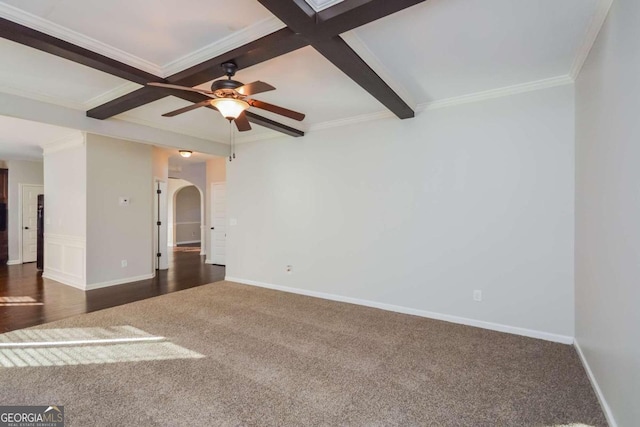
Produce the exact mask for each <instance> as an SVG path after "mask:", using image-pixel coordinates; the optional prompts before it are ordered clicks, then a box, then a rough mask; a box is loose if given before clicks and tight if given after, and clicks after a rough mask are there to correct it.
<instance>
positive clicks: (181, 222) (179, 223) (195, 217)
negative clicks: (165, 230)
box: [175, 185, 202, 244]
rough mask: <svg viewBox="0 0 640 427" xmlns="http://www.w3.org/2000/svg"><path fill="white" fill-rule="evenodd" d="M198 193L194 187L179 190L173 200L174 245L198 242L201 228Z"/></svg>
mask: <svg viewBox="0 0 640 427" xmlns="http://www.w3.org/2000/svg"><path fill="white" fill-rule="evenodd" d="M200 198H201V196H200V191H199V190H198V189H197V188H196V186H195V185H190V186H187V187H184V188H181V189H180V190H179V191H178V192H177V194H176V200H175V211H176V215H175V230H176V233H175V234H176V243H178V244H180V243H187V242H199V241H200V226H201V208H202V207H201V200H200Z"/></svg>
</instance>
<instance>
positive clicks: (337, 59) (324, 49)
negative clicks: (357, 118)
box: [312, 36, 415, 119]
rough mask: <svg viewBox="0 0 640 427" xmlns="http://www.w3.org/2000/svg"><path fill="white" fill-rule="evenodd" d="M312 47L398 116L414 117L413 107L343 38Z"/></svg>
mask: <svg viewBox="0 0 640 427" xmlns="http://www.w3.org/2000/svg"><path fill="white" fill-rule="evenodd" d="M312 46H313V47H314V48H315V49H316V50H317V51H318V52H320V53H321V54H322V55H323V56H324V57H325V58H327V59H328V60H329V61H331V63H333V65H335V66H336V67H338V68H339V69H340V70H342V72H344V73H345V74H346V75H347V76H349V77H351V79H352V80H353V81H355V82H356V83H358V84H359V85H360V86H361V87H362V88H363V89H364V90H366V91H367V92H369V93H370V94H371V95H372V96H373V97H374V98H376V99H377V100H378V101H380V103H382V104H383V105H384V106H385V107H387V108H388V109H389V110H391V111H392V112H393V113H394V114H395V115H396V116H398V117H399V118H401V119H408V118H411V117H414V115H415V113H414V112H413V110H412V109H411V107H409V105H408V104H407V103H406V102H404V101H403V100H402V98H400V96H398V94H397V93H395V92H394V91H393V89H391V88H390V87H389V85H388V84H386V83H385V82H384V80H382V79H381V78H380V76H378V75H377V74H376V72H375V71H373V70H372V69H371V67H369V65H368V64H367V63H366V62H365V61H364V60H363V59H362V58H360V56H358V54H357V53H355V52H354V51H353V49H351V47H350V46H349V45H348V44H347V43H346V42H345V41H344V40H342V38H341V37H339V36H336V37H333V38H331V39H328V40H323V41H319V42H315V43H313V45H312Z"/></svg>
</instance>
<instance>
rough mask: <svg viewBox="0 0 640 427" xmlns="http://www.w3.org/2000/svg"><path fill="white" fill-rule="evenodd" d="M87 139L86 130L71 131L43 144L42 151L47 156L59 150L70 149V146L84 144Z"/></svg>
mask: <svg viewBox="0 0 640 427" xmlns="http://www.w3.org/2000/svg"><path fill="white" fill-rule="evenodd" d="M86 139H87V134H86V133H85V132H81V131H79V130H77V131H71V132H69V133H68V134H67V135H64V136H62V137H60V138H56V139H54V140H52V141H49V142H45V143H43V144H41V146H42V152H43V154H44V155H45V156H47V155H49V154H52V153H57V152H58V151H63V150H68V149H69V148H73V147H78V146H81V145H84V144H85V142H86Z"/></svg>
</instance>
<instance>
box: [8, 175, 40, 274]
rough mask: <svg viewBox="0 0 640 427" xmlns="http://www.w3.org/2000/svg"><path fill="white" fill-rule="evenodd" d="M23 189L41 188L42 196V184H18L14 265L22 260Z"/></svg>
mask: <svg viewBox="0 0 640 427" xmlns="http://www.w3.org/2000/svg"><path fill="white" fill-rule="evenodd" d="M24 187H42V194H44V184H25V183H22V182H19V183H18V259H17V260H16V261H17V262H16V264H22V260H23V257H22V229H23V227H24V225H23V224H22V192H23V188H24ZM45 222H46V221H45ZM8 228H11V224H9V227H8ZM10 261H14V260H10ZM12 264H13V263H12Z"/></svg>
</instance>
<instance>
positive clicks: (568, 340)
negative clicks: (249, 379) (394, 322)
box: [224, 276, 573, 344]
mask: <svg viewBox="0 0 640 427" xmlns="http://www.w3.org/2000/svg"><path fill="white" fill-rule="evenodd" d="M224 280H227V281H229V282H236V283H242V284H244V285H250V286H258V287H261V288H267V289H274V290H277V291H283V292H290V293H294V294H300V295H306V296H310V297H316V298H322V299H327V300H331V301H339V302H346V303H350V304H356V305H363V306H365V307H373V308H379V309H381V310H387V311H394V312H396V313H403V314H411V315H413V316H420V317H426V318H429V319H436V320H444V321H445V322H451V323H457V324H460V325H467V326H474V327H477V328H484V329H490V330H492V331H498V332H506V333H508V334H514V335H521V336H525V337H530V338H538V339H541V340H545V341H553V342H557V343H561V344H573V337H571V336H567V335H558V334H552V333H549V332H543V331H536V330H533V329H526V328H519V327H517V326H509V325H502V324H499V323H492V322H485V321H483V320H475V319H468V318H466V317H458V316H452V315H449V314H442V313H435V312H432V311H425V310H418V309H415V308H408V307H402V306H399V305H392V304H385V303H381V302H376V301H369V300H363V299H359V298H351V297H345V296H341V295H335V294H328V293H325V292H317V291H309V290H306V289H299V288H290V287H287V286H280V285H272V284H270V283H263V282H257V281H255V280H246V279H240V278H237V277H230V276H226V277H225V278H224Z"/></svg>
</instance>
